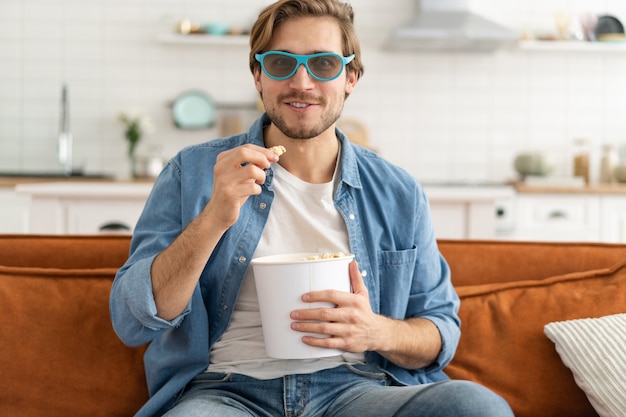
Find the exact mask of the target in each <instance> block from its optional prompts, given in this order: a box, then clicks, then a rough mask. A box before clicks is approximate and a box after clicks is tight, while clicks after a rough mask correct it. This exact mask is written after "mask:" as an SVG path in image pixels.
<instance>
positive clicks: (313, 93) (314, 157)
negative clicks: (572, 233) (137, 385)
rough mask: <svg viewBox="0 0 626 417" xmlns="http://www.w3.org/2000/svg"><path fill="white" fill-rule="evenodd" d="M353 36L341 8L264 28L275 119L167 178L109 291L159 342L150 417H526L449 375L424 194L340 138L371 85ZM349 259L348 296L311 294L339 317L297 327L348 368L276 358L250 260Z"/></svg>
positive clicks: (452, 314) (291, 16)
mask: <svg viewBox="0 0 626 417" xmlns="http://www.w3.org/2000/svg"><path fill="white" fill-rule="evenodd" d="M352 20H353V13H352V9H351V7H350V6H349V5H348V4H345V3H342V2H340V1H338V0H281V1H278V2H277V3H275V4H272V5H271V6H269V7H268V8H266V9H265V10H264V11H263V12H261V14H260V15H259V18H258V20H257V22H256V23H255V25H254V26H253V28H252V31H251V37H250V44H251V51H250V68H251V70H252V73H253V76H254V82H255V85H256V88H257V90H258V92H259V94H260V96H261V97H262V99H263V104H264V106H265V110H266V114H264V115H263V116H262V117H261V118H260V119H259V120H257V121H256V122H255V123H254V124H253V125H252V127H251V129H250V131H249V132H247V133H244V134H241V135H236V136H233V137H230V138H226V139H220V140H214V141H210V142H207V143H203V144H200V145H196V146H191V147H189V148H187V149H184V150H182V151H181V152H180V153H179V154H178V155H177V156H175V157H174V158H173V159H172V160H171V161H170V162H169V163H168V165H167V166H166V168H165V169H164V170H163V172H162V173H161V175H160V176H159V178H158V179H157V181H156V183H155V185H154V189H153V191H152V194H151V196H150V197H149V199H148V201H147V203H146V207H145V209H144V212H143V214H142V215H141V218H140V219H139V221H138V223H137V226H136V229H135V233H134V236H133V240H132V244H131V255H130V258H129V260H128V261H127V263H126V264H125V265H124V266H123V267H122V268H121V269H120V271H119V272H118V275H117V276H116V279H115V282H114V284H113V288H112V292H111V315H112V320H113V325H114V328H115V330H116V332H117V333H118V335H119V336H120V338H121V339H122V340H123V341H124V342H125V343H127V344H129V345H142V344H145V343H150V346H149V347H148V350H147V352H146V356H145V367H146V374H147V380H148V385H149V391H150V396H151V397H150V400H149V401H148V402H147V404H146V405H145V406H144V407H143V408H142V409H141V410H140V411H139V412H138V414H137V415H138V416H160V415H166V416H168V417H177V416H187V417H188V416H219V417H228V416H250V415H255V416H278V415H285V416H296V415H303V416H318V415H327V416H334V417H337V416H346V417H348V416H350V417H353V416H376V417H381V416H398V417H400V416H413V417H415V416H446V417H454V416H481V417H485V416H499V417H502V416H510V415H512V413H511V411H510V409H509V408H508V405H507V404H506V402H504V400H502V399H501V398H500V397H498V396H496V395H495V394H493V393H491V392H490V391H488V390H486V389H484V388H482V387H480V386H477V385H475V384H472V383H468V382H460V381H447V378H446V376H445V375H444V374H443V372H442V368H443V367H444V366H445V365H446V364H447V363H448V362H449V361H450V360H451V359H452V356H453V354H454V351H455V349H456V345H457V342H458V339H459V334H460V331H459V320H458V317H457V310H458V306H459V300H458V297H457V296H456V294H455V292H454V289H453V288H452V285H451V283H450V279H449V269H448V266H447V264H446V262H445V260H444V259H443V258H442V257H441V255H440V253H439V251H438V248H437V245H436V241H435V237H434V233H433V228H432V224H431V221H430V216H429V211H428V204H427V201H426V197H425V196H424V194H423V192H422V190H421V188H420V187H419V185H418V184H417V183H416V182H415V180H413V179H412V177H411V176H409V175H408V174H407V173H405V172H404V171H403V170H401V169H399V168H397V167H395V166H393V165H391V164H389V163H387V162H385V161H384V160H382V159H381V158H380V157H378V156H377V155H375V154H373V153H372V152H369V151H367V150H365V149H363V148H360V147H358V146H355V145H353V144H351V143H350V142H348V140H347V138H346V137H345V136H344V135H343V134H342V133H341V132H340V131H339V130H338V129H336V127H335V122H336V121H337V119H338V118H339V116H340V114H341V112H342V109H343V105H344V101H345V99H346V98H347V96H348V95H349V94H350V93H351V92H352V91H353V90H354V88H355V86H356V84H357V81H358V79H359V77H360V76H361V75H362V72H363V65H362V63H361V57H360V47H359V44H358V39H357V37H356V35H355V33H354V27H353V22H352ZM273 146H284V147H285V149H286V153H285V154H284V155H281V156H280V157H279V156H278V155H276V154H275V153H274V152H272V151H271V150H270V149H268V148H270V147H273ZM338 251H343V252H350V253H353V254H355V258H356V261H354V262H353V263H352V264H351V265H350V281H351V286H352V292H351V293H345V292H338V291H330V290H328V291H319V292H310V293H307V294H303V295H302V299H303V300H304V301H306V302H328V303H332V304H333V305H336V306H337V307H336V308H319V309H311V310H297V311H293V312H291V319H292V329H293V331H296V332H303V333H307V334H310V333H312V334H319V336H320V337H314V336H310V335H308V336H303V338H302V341H303V343H306V344H308V345H311V346H317V347H322V348H332V349H340V350H341V351H344V352H345V353H344V354H342V355H339V356H332V357H327V358H317V359H306V360H281V359H275V358H270V357H268V356H267V355H266V354H265V350H264V344H263V337H262V328H261V323H260V318H259V308H258V302H257V298H256V292H255V286H254V276H253V273H252V268H249V264H250V260H251V259H252V258H253V257H258V256H263V255H270V254H278V253H289V252H292V253H293V252H338ZM326 336H331V337H326ZM438 381H441V382H438Z"/></svg>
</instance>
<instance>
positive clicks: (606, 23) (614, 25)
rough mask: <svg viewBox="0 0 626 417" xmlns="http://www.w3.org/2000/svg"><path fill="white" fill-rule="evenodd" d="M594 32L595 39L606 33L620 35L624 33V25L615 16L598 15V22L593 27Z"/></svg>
mask: <svg viewBox="0 0 626 417" xmlns="http://www.w3.org/2000/svg"><path fill="white" fill-rule="evenodd" d="M594 34H595V36H596V39H597V40H601V38H602V37H603V36H604V37H606V36H607V35H616V34H617V35H620V34H622V35H623V34H624V25H622V22H620V21H619V19H618V18H616V17H615V16H609V15H604V16H600V17H598V22H597V23H596V27H595V29H594Z"/></svg>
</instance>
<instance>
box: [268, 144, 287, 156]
mask: <svg viewBox="0 0 626 417" xmlns="http://www.w3.org/2000/svg"><path fill="white" fill-rule="evenodd" d="M270 151H272V152H274V153H275V154H276V155H278V156H281V155H282V154H284V153H285V152H287V149H285V147H284V146H283V145H276V146H272V147H271V148H270Z"/></svg>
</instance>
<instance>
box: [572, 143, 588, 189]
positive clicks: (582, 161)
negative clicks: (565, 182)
mask: <svg viewBox="0 0 626 417" xmlns="http://www.w3.org/2000/svg"><path fill="white" fill-rule="evenodd" d="M589 155H590V149H589V140H588V139H576V140H575V141H574V176H575V177H582V178H583V179H584V180H585V184H589V159H590V157H589Z"/></svg>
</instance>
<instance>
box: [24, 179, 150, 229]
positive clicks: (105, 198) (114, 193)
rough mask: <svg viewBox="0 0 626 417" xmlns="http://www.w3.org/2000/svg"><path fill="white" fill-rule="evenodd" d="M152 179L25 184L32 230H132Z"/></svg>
mask: <svg viewBox="0 0 626 417" xmlns="http://www.w3.org/2000/svg"><path fill="white" fill-rule="evenodd" d="M151 189H152V183H114V182H110V183H87V182H81V183H72V182H59V183H45V184H22V185H18V186H17V187H16V193H17V194H18V195H20V196H23V197H24V198H27V199H28V201H29V203H30V210H29V219H28V230H27V231H28V233H43V234H97V233H111V232H115V233H132V231H133V229H134V227H135V224H136V222H137V219H138V218H139V215H140V214H141V211H142V210H143V206H144V204H145V201H146V199H147V198H148V195H149V193H150V190H151Z"/></svg>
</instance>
